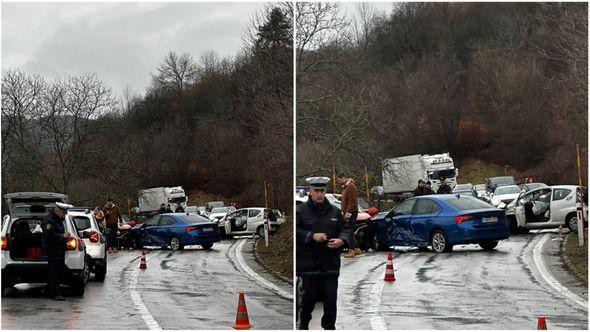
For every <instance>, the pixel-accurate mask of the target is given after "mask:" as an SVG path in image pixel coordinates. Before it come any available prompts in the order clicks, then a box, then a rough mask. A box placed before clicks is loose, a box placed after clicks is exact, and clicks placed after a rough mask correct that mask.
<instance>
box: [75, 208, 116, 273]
mask: <svg viewBox="0 0 590 332" xmlns="http://www.w3.org/2000/svg"><path fill="white" fill-rule="evenodd" d="M68 216H70V218H71V219H72V221H73V222H74V226H75V227H76V230H77V231H78V236H79V237H80V238H81V239H82V241H84V244H85V245H86V254H87V255H88V256H90V259H89V260H88V263H89V265H90V271H91V272H92V273H94V279H95V280H97V281H104V278H105V276H106V274H107V245H106V238H105V236H104V235H103V234H102V232H101V231H100V228H99V227H98V222H97V221H96V218H95V217H94V214H93V213H92V211H91V209H90V208H87V207H74V208H71V209H69V210H68Z"/></svg>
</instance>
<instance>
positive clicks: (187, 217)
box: [180, 214, 211, 224]
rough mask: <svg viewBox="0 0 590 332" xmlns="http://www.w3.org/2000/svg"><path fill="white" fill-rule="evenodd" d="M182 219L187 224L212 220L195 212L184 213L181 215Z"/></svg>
mask: <svg viewBox="0 0 590 332" xmlns="http://www.w3.org/2000/svg"><path fill="white" fill-rule="evenodd" d="M180 219H182V220H183V221H184V222H186V223H187V224H201V223H204V222H211V220H209V219H206V218H203V217H201V216H197V215H195V214H189V215H182V216H180Z"/></svg>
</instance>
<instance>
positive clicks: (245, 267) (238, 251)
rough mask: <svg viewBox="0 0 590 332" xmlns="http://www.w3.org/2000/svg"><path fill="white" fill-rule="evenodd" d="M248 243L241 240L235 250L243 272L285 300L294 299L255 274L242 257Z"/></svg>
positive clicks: (245, 240) (291, 295)
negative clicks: (243, 249)
mask: <svg viewBox="0 0 590 332" xmlns="http://www.w3.org/2000/svg"><path fill="white" fill-rule="evenodd" d="M246 242H248V240H247V239H242V240H240V243H239V244H238V245H237V246H236V249H235V255H236V258H237V261H238V264H239V265H240V267H241V268H242V270H244V271H245V272H246V273H248V274H249V275H250V277H252V279H254V280H255V281H256V282H257V283H259V284H261V285H262V286H264V287H266V288H270V289H272V290H273V291H275V292H276V293H278V294H279V295H281V296H282V297H284V298H287V299H292V298H293V294H291V293H289V292H286V291H284V290H282V289H281V288H280V287H278V286H277V285H275V284H273V283H272V282H270V281H268V280H266V279H264V278H263V277H262V276H260V275H259V274H258V273H256V272H254V270H252V269H251V268H250V267H249V266H248V264H246V261H245V260H244V256H243V255H242V248H244V245H245V244H246Z"/></svg>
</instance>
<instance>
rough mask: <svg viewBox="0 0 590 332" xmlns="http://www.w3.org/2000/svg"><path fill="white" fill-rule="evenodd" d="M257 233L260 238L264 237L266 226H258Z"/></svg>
mask: <svg viewBox="0 0 590 332" xmlns="http://www.w3.org/2000/svg"><path fill="white" fill-rule="evenodd" d="M256 233H258V236H260V237H264V226H258V229H257V230H256Z"/></svg>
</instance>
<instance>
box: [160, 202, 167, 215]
mask: <svg viewBox="0 0 590 332" xmlns="http://www.w3.org/2000/svg"><path fill="white" fill-rule="evenodd" d="M162 213H168V211H166V204H165V203H162V204H160V209H159V210H158V214H162Z"/></svg>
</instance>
